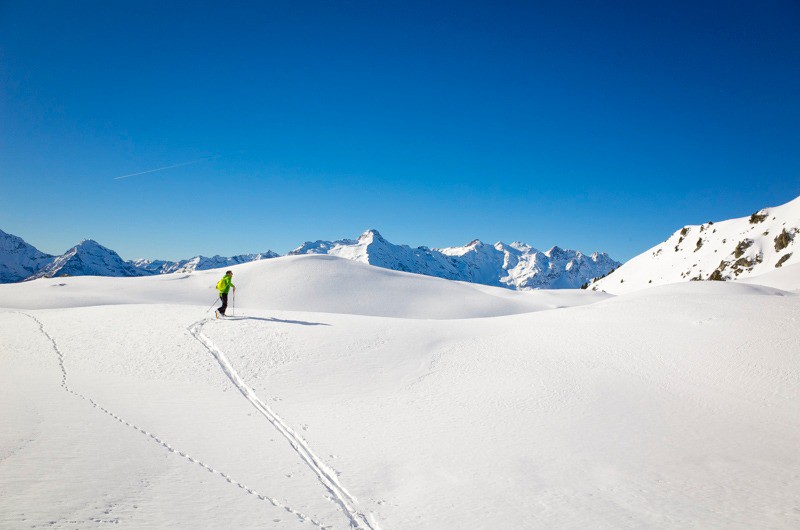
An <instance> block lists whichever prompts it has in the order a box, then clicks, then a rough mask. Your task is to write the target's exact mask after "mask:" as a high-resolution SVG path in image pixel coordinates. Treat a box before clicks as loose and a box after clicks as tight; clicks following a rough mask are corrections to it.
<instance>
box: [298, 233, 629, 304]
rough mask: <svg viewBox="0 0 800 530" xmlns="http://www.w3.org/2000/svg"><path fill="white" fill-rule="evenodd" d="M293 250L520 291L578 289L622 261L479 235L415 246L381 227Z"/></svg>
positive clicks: (598, 255)
mask: <svg viewBox="0 0 800 530" xmlns="http://www.w3.org/2000/svg"><path fill="white" fill-rule="evenodd" d="M289 254H290V255H297V254H330V255H332V256H339V257H342V258H347V259H351V260H355V261H360V262H362V263H367V264H370V265H375V266H378V267H383V268H385V269H393V270H397V271H406V272H413V273H417V274H425V275H427V276H436V277H439V278H446V279H448V280H458V281H464V282H471V283H480V284H483V285H492V286H497V287H507V288H510V289H517V290H528V289H569V288H573V289H574V288H578V287H580V286H581V285H582V284H583V283H584V282H586V281H587V280H588V279H590V278H593V277H595V275H596V273H597V272H598V271H605V272H603V273H602V274H605V273H607V272H609V271H611V270H612V269H614V268H615V267H619V265H620V264H619V262H617V261H614V260H613V259H611V258H610V257H609V256H608V254H605V253H597V252H596V253H594V254H591V255H589V256H587V255H585V254H582V253H581V252H578V251H575V250H564V249H561V248H559V247H553V248H551V249H550V250H548V251H546V252H541V251H539V250H536V249H535V248H533V247H531V246H530V245H527V244H525V243H520V242H514V243H511V244H510V245H507V244H505V243H502V242H498V243H495V244H494V245H488V244H486V243H483V242H481V241H479V240H477V239H476V240H474V241H472V242H470V243H468V244H466V245H464V246H462V247H448V248H442V249H435V248H433V249H432V248H428V247H417V248H411V247H409V246H408V245H395V244H392V243H390V242H388V241H387V240H386V239H384V238H383V236H381V234H380V232H378V231H377V230H367V231H366V232H364V233H363V234H361V236H360V237H359V238H358V239H357V240H352V239H342V240H339V241H315V242H307V243H304V244H303V245H302V246H300V247H298V248H297V249H295V250H293V251H292V252H290V253H289Z"/></svg>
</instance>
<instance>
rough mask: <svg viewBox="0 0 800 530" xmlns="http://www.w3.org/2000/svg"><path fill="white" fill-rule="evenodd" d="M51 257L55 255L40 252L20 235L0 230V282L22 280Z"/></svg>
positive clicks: (45, 263) (48, 261)
mask: <svg viewBox="0 0 800 530" xmlns="http://www.w3.org/2000/svg"><path fill="white" fill-rule="evenodd" d="M53 259H55V256H51V255H50V254H45V253H44V252H40V251H39V250H38V249H37V248H36V247H34V246H33V245H29V244H28V243H26V242H25V241H24V240H23V239H22V238H21V237H17V236H15V235H13V234H7V233H6V232H3V231H2V230H0V283H10V282H18V281H20V280H24V279H25V278H27V277H29V276H31V275H33V274H36V273H37V272H38V271H39V270H40V269H41V268H42V267H44V266H45V265H47V264H48V263H50V262H51V261H52V260H53Z"/></svg>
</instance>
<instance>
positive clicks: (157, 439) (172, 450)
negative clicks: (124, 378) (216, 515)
mask: <svg viewBox="0 0 800 530" xmlns="http://www.w3.org/2000/svg"><path fill="white" fill-rule="evenodd" d="M17 313H18V314H20V315H24V316H26V317H28V318H30V319H31V320H33V321H34V322H35V323H36V324H37V325H38V326H39V331H40V332H41V333H42V334H43V335H44V336H45V337H46V338H47V340H49V341H50V344H51V345H52V347H53V350H54V351H55V352H56V355H57V356H58V366H59V368H60V369H61V388H63V389H64V390H65V391H66V392H69V393H70V394H72V395H73V396H76V397H78V398H80V399H82V400H84V401H86V402H88V403H89V404H90V405H92V407H94V408H96V409H97V410H99V411H101V412H103V413H105V414H107V415H109V416H111V417H112V418H114V419H115V420H117V421H118V422H119V423H121V424H123V425H126V426H128V427H130V428H131V429H133V430H135V431H139V432H140V433H141V434H144V435H145V436H147V437H149V438H150V439H151V440H153V441H154V442H155V443H157V444H158V445H160V446H162V447H163V448H165V449H166V450H167V451H169V452H170V453H174V454H176V455H178V456H180V457H181V458H184V459H186V460H188V461H189V462H191V463H193V464H197V465H199V466H200V467H202V468H203V469H205V470H207V471H208V472H210V473H214V474H215V475H219V476H220V477H222V478H224V479H225V480H226V481H227V482H228V483H229V484H233V485H234V486H237V487H238V488H240V489H242V490H244V491H245V492H246V493H248V494H249V495H253V496H255V497H257V498H258V499H259V500H262V501H267V502H269V503H270V504H272V505H273V506H275V507H276V508H281V509H283V510H286V511H287V512H289V513H291V514H292V515H294V516H296V517H297V518H298V519H300V520H301V521H305V522H310V523H311V524H313V525H314V526H316V527H317V528H320V529H322V530H324V529H325V528H328V527H327V526H326V525H323V524H322V523H320V522H318V521H316V520H314V519H313V518H311V517H308V516H307V515H304V514H302V513H300V512H298V511H296V510H293V509H292V508H290V507H288V506H286V505H284V504H282V503H281V502H280V501H278V500H277V499H275V498H273V497H268V496H266V495H262V494H260V493H259V492H257V491H256V490H254V489H252V488H249V487H247V486H245V485H244V484H242V483H241V482H239V481H238V480H236V479H234V478H233V477H231V476H230V475H228V474H227V473H224V472H222V471H218V470H216V469H214V468H213V467H211V466H209V465H208V464H206V463H204V462H202V461H201V460H198V459H196V458H194V457H192V456H190V455H189V454H187V453H184V452H183V451H179V450H177V449H175V448H174V447H173V446H172V445H170V444H169V443H167V442H166V441H164V440H163V439H162V438H160V437H159V436H158V435H156V434H153V433H151V432H148V431H147V430H146V429H144V428H142V427H139V426H138V425H136V424H135V423H131V422H129V421H127V420H125V419H124V418H122V417H120V416H118V415H116V414H115V413H114V412H112V411H110V410H108V409H107V408H105V407H103V406H102V405H100V404H98V403H97V402H95V401H94V400H93V399H92V398H90V397H88V396H85V395H83V394H81V393H80V392H77V391H75V390H73V389H72V388H70V386H69V385H68V384H67V368H66V366H65V364H64V353H63V352H62V351H61V349H60V348H59V347H58V344H56V341H55V339H53V337H52V336H51V335H50V334H49V333H48V332H47V330H45V329H44V324H43V323H42V321H41V320H39V319H38V318H36V317H35V316H33V315H31V314H29V313H24V312H17Z"/></svg>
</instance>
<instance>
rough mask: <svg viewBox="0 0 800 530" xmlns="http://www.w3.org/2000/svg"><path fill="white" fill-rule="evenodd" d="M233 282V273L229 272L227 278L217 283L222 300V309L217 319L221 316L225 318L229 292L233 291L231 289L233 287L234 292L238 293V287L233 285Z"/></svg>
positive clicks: (218, 311)
mask: <svg viewBox="0 0 800 530" xmlns="http://www.w3.org/2000/svg"><path fill="white" fill-rule="evenodd" d="M232 281H233V271H227V272H226V273H225V276H223V277H222V279H221V280H220V281H218V282H217V290H218V291H219V298H220V300H222V307H220V308H219V309H217V311H216V315H217V318H219V316H220V315H222V316H225V310H226V309H228V292H229V291H230V290H231V287H233V292H234V293H235V292H236V286H235V285H233V283H232Z"/></svg>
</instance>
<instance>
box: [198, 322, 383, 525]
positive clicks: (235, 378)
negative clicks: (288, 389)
mask: <svg viewBox="0 0 800 530" xmlns="http://www.w3.org/2000/svg"><path fill="white" fill-rule="evenodd" d="M207 322H209V319H203V320H200V321H197V322H195V323H194V324H192V325H191V326H189V333H191V334H192V335H193V336H194V337H195V338H196V339H197V340H198V341H199V342H200V343H201V344H203V346H205V347H206V349H207V350H208V351H209V352H210V353H211V354H212V355H213V356H214V358H216V359H217V362H219V365H220V366H221V367H222V370H223V371H224V372H225V374H226V375H227V376H228V378H229V379H230V380H231V382H232V383H233V384H234V385H236V387H237V388H238V389H239V391H240V392H241V393H242V395H243V396H244V397H245V398H247V400H248V401H250V403H251V404H252V405H253V406H254V407H255V408H256V410H258V411H259V412H260V413H261V414H262V415H263V416H264V417H265V418H267V420H269V422H270V423H271V424H272V425H273V426H274V427H275V429H276V430H277V431H278V432H279V433H281V434H282V435H283V437H284V438H286V440H287V441H288V442H289V445H291V446H292V448H293V449H294V450H295V452H297V454H298V455H299V456H300V458H302V459H303V461H304V462H305V463H306V464H307V465H308V467H309V468H311V470H312V471H313V472H314V474H315V475H316V476H317V479H318V480H319V482H320V483H321V484H322V485H323V486H324V487H325V489H327V490H328V491H329V492H330V494H331V495H332V496H333V498H334V500H335V501H336V503H337V504H339V506H341V508H342V510H343V511H344V513H345V514H346V515H347V517H348V518H349V519H350V526H351V528H355V529H363V530H380V529H379V527H378V525H377V524H376V523H375V522H374V521H370V517H369V516H368V515H366V514H365V513H364V512H363V511H362V510H360V509H359V508H358V502H357V501H356V499H355V497H353V496H352V495H351V494H350V493H349V492H348V491H347V490H346V489H345V488H344V486H342V485H341V484H340V483H339V479H338V478H337V476H336V472H335V471H333V470H332V469H330V468H329V467H328V466H327V465H326V464H325V463H324V462H323V461H322V459H320V458H319V457H318V456H317V455H316V454H314V452H313V451H312V450H311V448H309V447H308V444H307V443H306V441H305V440H304V439H303V437H302V436H300V435H298V434H297V433H296V432H295V431H294V430H293V429H292V428H291V427H289V425H287V424H286V422H284V421H283V420H282V419H281V417H280V416H278V415H277V414H276V413H275V412H274V411H273V410H272V409H271V408H270V407H269V406H268V405H267V404H266V403H264V402H263V401H262V400H261V398H259V397H258V395H256V393H255V392H254V391H253V389H252V388H250V387H249V386H248V385H247V383H245V382H244V381H243V380H242V378H241V377H240V376H239V374H238V372H236V370H235V369H234V368H233V366H232V365H231V363H230V361H228V357H227V356H226V355H225V354H224V353H223V352H222V350H220V349H219V348H217V346H216V345H215V344H214V342H212V341H211V339H209V338H208V337H207V336H205V335H204V334H203V332H202V328H203V326H204V325H205V324H206V323H207Z"/></svg>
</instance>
